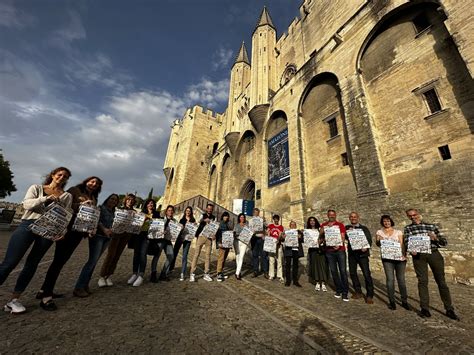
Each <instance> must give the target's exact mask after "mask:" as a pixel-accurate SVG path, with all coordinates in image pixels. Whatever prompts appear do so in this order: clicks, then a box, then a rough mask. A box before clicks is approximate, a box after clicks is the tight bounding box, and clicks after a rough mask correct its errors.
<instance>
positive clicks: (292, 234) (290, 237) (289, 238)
mask: <svg viewBox="0 0 474 355" xmlns="http://www.w3.org/2000/svg"><path fill="white" fill-rule="evenodd" d="M285 246H286V247H290V248H298V230H297V229H289V230H286V231H285Z"/></svg>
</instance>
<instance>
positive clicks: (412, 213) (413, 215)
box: [407, 210, 421, 224]
mask: <svg viewBox="0 0 474 355" xmlns="http://www.w3.org/2000/svg"><path fill="white" fill-rule="evenodd" d="M407 217H408V218H410V219H411V221H412V222H413V223H416V224H420V223H421V216H420V214H419V213H418V211H417V210H409V211H408V212H407Z"/></svg>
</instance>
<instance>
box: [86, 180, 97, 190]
mask: <svg viewBox="0 0 474 355" xmlns="http://www.w3.org/2000/svg"><path fill="white" fill-rule="evenodd" d="M99 186H100V182H99V180H97V179H96V178H93V179H90V180H89V181H88V182H86V189H87V190H89V191H90V192H92V191H95V190H97V189H98V188H99Z"/></svg>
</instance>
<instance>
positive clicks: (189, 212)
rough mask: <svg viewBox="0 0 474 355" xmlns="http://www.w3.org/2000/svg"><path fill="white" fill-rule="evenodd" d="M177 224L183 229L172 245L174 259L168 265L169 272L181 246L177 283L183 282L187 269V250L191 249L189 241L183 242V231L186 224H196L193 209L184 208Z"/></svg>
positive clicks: (189, 207)
mask: <svg viewBox="0 0 474 355" xmlns="http://www.w3.org/2000/svg"><path fill="white" fill-rule="evenodd" d="M179 223H181V224H182V225H183V227H184V228H183V232H181V234H180V235H179V237H178V239H177V240H176V242H175V243H174V247H173V254H174V259H173V262H172V263H171V265H170V271H171V270H173V269H174V265H175V262H176V257H177V256H178V253H179V250H180V249H181V246H183V256H182V258H181V274H180V276H179V281H184V279H185V277H186V269H187V268H188V254H189V249H190V247H191V241H189V240H185V233H184V230H185V228H186V224H188V223H196V219H195V218H194V212H193V208H192V207H191V206H188V207H186V209H185V210H184V214H183V217H181V219H180V220H179Z"/></svg>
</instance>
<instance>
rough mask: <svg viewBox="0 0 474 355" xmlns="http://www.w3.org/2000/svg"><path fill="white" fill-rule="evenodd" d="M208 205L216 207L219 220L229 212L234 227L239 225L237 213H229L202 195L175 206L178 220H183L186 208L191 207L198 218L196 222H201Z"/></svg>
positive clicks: (215, 212) (215, 213) (215, 211)
mask: <svg viewBox="0 0 474 355" xmlns="http://www.w3.org/2000/svg"><path fill="white" fill-rule="evenodd" d="M208 203H212V204H213V205H214V212H213V214H214V215H215V216H216V217H217V220H219V221H220V219H221V215H222V213H224V212H227V213H229V216H230V221H231V224H232V226H234V225H235V224H236V223H237V215H236V214H235V213H233V212H232V211H229V210H228V209H226V208H224V207H222V206H221V205H219V204H217V203H216V202H214V201H212V200H210V199H208V198H207V197H204V196H202V195H197V196H194V197H191V198H190V199H187V200H185V201H182V202H180V203H178V204H176V205H175V206H174V210H175V216H176V218H181V216H182V215H183V214H184V210H185V209H186V207H188V206H191V207H192V208H193V210H194V218H196V220H199V219H200V218H201V215H202V213H204V211H205V210H206V206H207V204H208Z"/></svg>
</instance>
